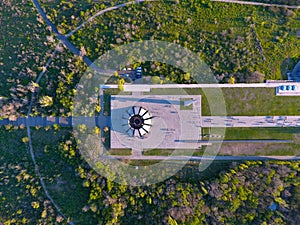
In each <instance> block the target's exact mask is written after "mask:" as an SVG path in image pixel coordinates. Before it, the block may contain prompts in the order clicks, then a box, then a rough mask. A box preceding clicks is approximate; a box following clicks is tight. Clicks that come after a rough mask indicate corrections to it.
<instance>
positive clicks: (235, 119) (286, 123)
mask: <svg viewBox="0 0 300 225" xmlns="http://www.w3.org/2000/svg"><path fill="white" fill-rule="evenodd" d="M202 127H300V116H203V117H202Z"/></svg>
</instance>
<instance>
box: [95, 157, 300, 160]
mask: <svg viewBox="0 0 300 225" xmlns="http://www.w3.org/2000/svg"><path fill="white" fill-rule="evenodd" d="M101 157H105V158H108V159H116V158H117V159H135V160H171V161H173V160H174V161H177V160H179V161H184V160H194V161H199V160H208V161H210V160H222V161H223V160H225V161H244V160H254V161H265V160H300V156H101Z"/></svg>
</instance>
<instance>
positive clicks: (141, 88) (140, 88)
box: [100, 82, 295, 92]
mask: <svg viewBox="0 0 300 225" xmlns="http://www.w3.org/2000/svg"><path fill="white" fill-rule="evenodd" d="M294 84H295V82H280V83H277V82H274V83H252V84H125V85H124V91H129V92H135V91H137V92H149V91H150V90H151V89H152V88H153V89H154V88H161V89H170V88H174V89H175V88H275V87H279V86H281V85H294ZM100 88H101V89H109V88H115V89H117V88H118V85H115V84H106V85H101V86H100Z"/></svg>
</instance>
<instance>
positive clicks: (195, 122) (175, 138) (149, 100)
mask: <svg viewBox="0 0 300 225" xmlns="http://www.w3.org/2000/svg"><path fill="white" fill-rule="evenodd" d="M187 98H189V99H193V100H195V101H194V102H193V105H191V107H189V108H188V109H186V108H185V109H184V110H183V108H182V107H181V106H180V105H181V104H182V103H181V102H182V99H187ZM132 106H138V107H143V108H145V109H147V110H148V111H149V112H150V114H151V115H152V116H153V117H154V118H153V119H152V128H151V130H150V133H149V134H146V135H145V136H144V137H143V138H140V137H132V136H129V135H128V133H127V130H128V129H130V127H129V125H128V119H129V117H130V116H129V114H128V112H129V111H130V110H131V109H132ZM200 139H201V96H200V95H168V96H167V95H162V96H159V95H145V96H143V95H142V96H124V95H115V96H111V148H117V149H120V148H129V149H140V150H143V149H144V150H145V149H155V148H157V149H195V148H198V147H200V146H201V144H200V143H195V142H192V141H193V140H200ZM181 140H185V141H181ZM186 140H191V142H188V141H186Z"/></svg>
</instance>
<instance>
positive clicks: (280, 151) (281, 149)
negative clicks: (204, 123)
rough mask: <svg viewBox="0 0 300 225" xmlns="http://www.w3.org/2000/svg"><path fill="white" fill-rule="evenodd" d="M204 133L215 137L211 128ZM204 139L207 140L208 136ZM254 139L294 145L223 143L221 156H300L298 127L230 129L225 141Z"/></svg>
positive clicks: (204, 130) (204, 129) (205, 129)
mask: <svg viewBox="0 0 300 225" xmlns="http://www.w3.org/2000/svg"><path fill="white" fill-rule="evenodd" d="M214 129H216V128H214ZM202 132H203V134H204V135H207V134H210V135H213V133H211V132H210V130H209V128H203V129H202ZM203 139H204V140H207V139H208V136H206V137H205V138H203ZM213 139H214V138H212V140H213ZM253 139H258V140H260V139H261V140H291V141H293V143H223V144H222V146H221V149H220V152H219V155H282V156H285V155H292V156H293V155H300V128H298V127H284V128H283V127H278V128H277V127H257V128H244V127H239V128H237V127H234V128H233V127H230V128H227V129H226V133H225V137H224V140H253Z"/></svg>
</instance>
